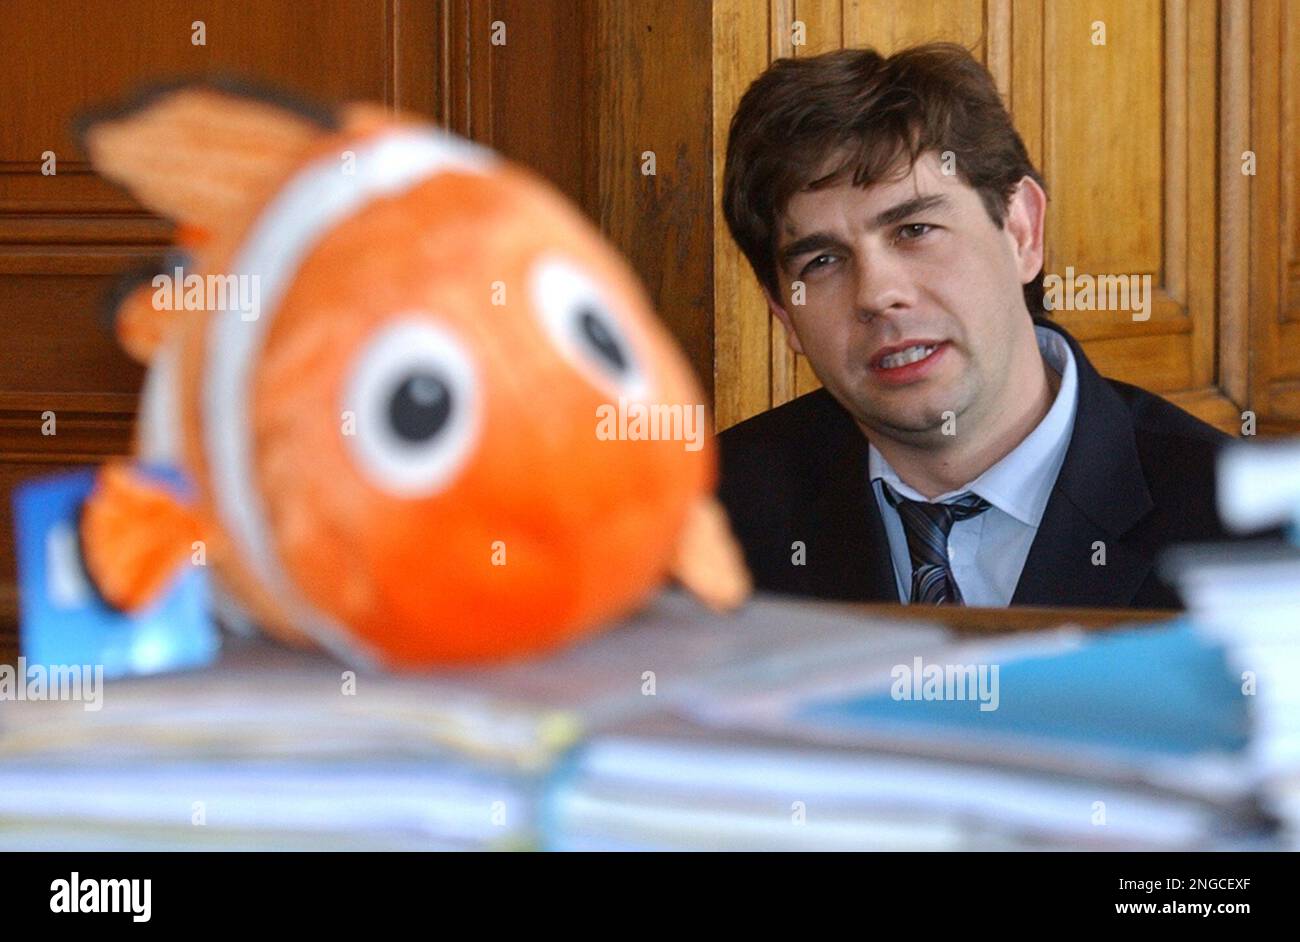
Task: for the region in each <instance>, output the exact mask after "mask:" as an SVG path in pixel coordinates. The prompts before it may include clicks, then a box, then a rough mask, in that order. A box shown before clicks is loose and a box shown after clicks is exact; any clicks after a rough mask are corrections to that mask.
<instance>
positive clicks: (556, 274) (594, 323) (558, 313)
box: [530, 255, 648, 399]
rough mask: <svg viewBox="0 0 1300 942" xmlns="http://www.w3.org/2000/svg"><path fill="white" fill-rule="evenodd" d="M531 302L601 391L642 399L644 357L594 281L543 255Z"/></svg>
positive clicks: (574, 362) (564, 349) (537, 266)
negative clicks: (642, 358) (639, 353)
mask: <svg viewBox="0 0 1300 942" xmlns="http://www.w3.org/2000/svg"><path fill="white" fill-rule="evenodd" d="M530 283H531V289H532V298H533V305H534V307H535V309H536V311H537V314H538V317H539V319H540V320H541V323H542V327H543V328H544V329H545V331H546V334H547V336H549V337H550V339H551V342H552V343H553V344H555V347H556V348H557V349H558V350H559V351H560V354H561V355H562V356H563V357H564V358H565V360H567V361H568V362H569V363H570V364H571V365H572V366H573V367H575V368H576V369H577V370H578V371H579V372H580V373H582V374H583V376H585V377H586V378H587V380H588V381H589V382H591V383H592V384H593V385H595V386H596V387H597V388H598V389H601V390H602V391H604V392H606V393H609V394H611V395H614V396H623V397H626V398H629V399H636V398H641V397H643V396H644V395H645V394H646V392H647V389H648V381H647V377H646V374H645V370H644V368H643V366H642V363H641V359H640V357H638V355H637V352H636V350H635V348H634V346H633V344H632V342H631V340H630V339H629V337H628V335H627V332H626V331H625V330H624V328H623V325H622V324H621V323H620V322H619V319H618V318H617V317H616V316H615V315H614V313H613V311H612V309H611V307H610V305H609V304H608V302H607V301H606V299H605V296H604V293H603V292H602V291H601V289H600V286H599V285H598V284H597V283H596V280H595V279H594V278H592V277H591V276H590V275H588V274H587V273H586V272H584V271H583V270H582V269H581V268H580V267H579V266H578V265H576V264H575V263H573V262H571V261H569V260H568V259H565V258H562V257H560V256H555V255H550V256H544V257H542V258H541V259H539V260H538V261H537V262H536V263H535V264H534V265H533V270H532V273H531V275H530Z"/></svg>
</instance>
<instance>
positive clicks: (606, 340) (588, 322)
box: [578, 308, 627, 373]
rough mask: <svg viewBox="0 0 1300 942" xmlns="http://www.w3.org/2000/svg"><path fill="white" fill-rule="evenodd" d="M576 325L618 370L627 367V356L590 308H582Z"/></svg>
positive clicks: (601, 320)
mask: <svg viewBox="0 0 1300 942" xmlns="http://www.w3.org/2000/svg"><path fill="white" fill-rule="evenodd" d="M578 327H579V329H580V330H581V331H582V336H583V337H585V338H586V339H587V342H588V343H590V344H591V346H592V347H593V348H594V349H595V350H596V352H597V353H599V354H600V355H601V356H602V357H604V358H605V360H607V361H608V362H609V365H610V366H612V367H614V369H616V370H617V371H618V372H620V373H622V372H623V371H624V370H626V369H627V357H626V355H624V353H623V348H622V347H621V346H619V343H618V341H617V340H615V339H614V336H613V335H612V334H611V333H610V332H609V328H608V327H607V326H605V322H604V320H603V319H602V318H601V317H600V316H599V315H598V314H596V312H595V311H593V310H592V309H591V308H583V309H582V312H581V313H580V314H579V315H578Z"/></svg>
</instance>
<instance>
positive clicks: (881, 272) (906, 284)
mask: <svg viewBox="0 0 1300 942" xmlns="http://www.w3.org/2000/svg"><path fill="white" fill-rule="evenodd" d="M854 267H855V275H856V278H857V284H856V291H855V294H854V301H855V303H856V307H857V312H858V314H859V315H861V316H862V317H864V318H872V317H877V316H879V315H881V314H884V313H886V312H888V311H890V310H894V309H898V308H904V307H908V306H910V305H911V304H912V303H913V301H914V300H915V289H914V285H913V283H912V279H911V275H910V273H909V272H908V270H907V266H906V264H905V263H904V261H903V260H902V259H900V258H898V256H897V255H896V254H894V253H891V252H881V251H877V252H873V253H870V254H868V253H866V252H861V253H859V255H858V260H857V263H856V265H855V266H854Z"/></svg>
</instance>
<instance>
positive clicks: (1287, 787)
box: [1169, 545, 1300, 848]
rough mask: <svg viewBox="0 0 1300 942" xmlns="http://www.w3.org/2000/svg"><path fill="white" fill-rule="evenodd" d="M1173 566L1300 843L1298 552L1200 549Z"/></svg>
mask: <svg viewBox="0 0 1300 942" xmlns="http://www.w3.org/2000/svg"><path fill="white" fill-rule="evenodd" d="M1169 570H1170V573H1171V575H1172V577H1173V578H1175V579H1176V580H1177V581H1178V584H1179V589H1180V591H1181V592H1182V594H1183V598H1184V600H1185V601H1186V603H1187V608H1188V617H1189V619H1190V620H1191V621H1192V622H1193V623H1194V624H1195V625H1196V626H1197V627H1198V628H1199V629H1200V630H1201V631H1202V632H1204V633H1205V634H1206V635H1208V636H1210V637H1213V638H1216V639H1218V641H1219V642H1220V643H1221V644H1222V645H1223V646H1224V647H1225V649H1226V650H1227V652H1228V659H1229V662H1230V664H1231V665H1232V670H1233V674H1234V677H1235V679H1236V683H1237V686H1238V689H1239V692H1240V694H1241V696H1242V698H1243V700H1244V701H1246V702H1247V703H1249V705H1250V708H1251V719H1252V734H1251V742H1250V750H1249V752H1250V757H1251V761H1252V762H1253V764H1254V767H1255V769H1256V770H1257V774H1258V775H1259V777H1260V780H1261V783H1262V784H1261V791H1262V792H1263V794H1264V800H1265V803H1266V805H1267V807H1268V808H1269V810H1270V811H1271V812H1272V813H1273V814H1275V815H1277V816H1278V817H1279V818H1280V819H1281V820H1282V821H1283V822H1284V825H1285V827H1286V832H1287V833H1286V840H1287V842H1288V844H1289V845H1290V846H1292V847H1295V848H1300V683H1297V680H1298V679H1300V549H1297V548H1295V547H1292V546H1288V545H1275V546H1268V545H1260V546H1255V547H1249V546H1246V547H1230V548H1223V547H1213V546H1207V547H1194V548H1189V549H1187V550H1185V551H1184V552H1182V553H1180V554H1178V555H1176V556H1175V557H1173V558H1172V559H1171V560H1170V562H1169Z"/></svg>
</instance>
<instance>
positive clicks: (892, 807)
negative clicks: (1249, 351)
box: [540, 625, 1274, 850]
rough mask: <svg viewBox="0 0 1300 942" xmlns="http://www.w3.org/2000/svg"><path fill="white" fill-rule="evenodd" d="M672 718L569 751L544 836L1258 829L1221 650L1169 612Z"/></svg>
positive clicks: (685, 841)
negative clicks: (1160, 622) (1095, 631)
mask: <svg viewBox="0 0 1300 942" xmlns="http://www.w3.org/2000/svg"><path fill="white" fill-rule="evenodd" d="M895 653H897V652H895ZM888 659H889V658H886V660H888ZM686 713H687V717H686V718H687V719H688V721H689V722H686V723H682V722H669V721H665V720H664V719H662V718H659V719H657V720H655V721H653V722H639V723H635V724H625V726H624V728H622V729H617V730H609V731H607V732H605V733H603V734H601V735H597V736H595V737H593V738H592V740H591V741H590V742H589V743H588V744H586V745H585V746H584V747H583V748H582V749H581V750H579V751H577V752H576V753H575V754H574V756H573V757H572V758H571V760H570V762H569V763H568V766H567V767H566V769H565V770H564V772H563V773H562V774H560V775H557V776H555V778H554V785H553V788H552V789H551V790H550V791H549V792H548V794H547V796H546V799H545V801H544V802H543V805H542V810H541V813H540V821H541V827H542V828H543V831H544V833H545V834H546V835H547V837H548V839H549V843H548V845H547V846H549V847H551V848H554V849H619V848H646V847H649V848H654V849H665V850H667V849H759V848H764V849H789V850H797V849H814V848H818V849H844V850H848V849H909V850H915V849H935V850H940V849H942V850H956V849H1004V848H1108V849H1120V848H1123V849H1157V848H1159V849H1187V848H1194V847H1195V848H1206V847H1211V848H1230V847H1241V846H1249V845H1252V844H1256V843H1258V842H1259V841H1261V840H1267V839H1268V836H1269V835H1270V833H1271V831H1272V829H1273V823H1274V822H1273V821H1272V819H1271V818H1270V817H1269V815H1268V814H1267V813H1265V812H1264V811H1263V810H1262V809H1261V807H1260V805H1259V802H1258V800H1257V799H1258V796H1257V791H1256V785H1257V783H1256V780H1255V778H1254V775H1253V771H1252V769H1251V767H1250V765H1249V764H1248V763H1247V762H1246V761H1245V754H1246V747H1247V744H1248V742H1249V740H1248V725H1247V723H1248V718H1247V715H1246V711H1245V709H1244V706H1243V704H1242V701H1241V698H1240V696H1238V695H1237V694H1236V690H1235V684H1234V682H1233V680H1232V677H1231V676H1230V674H1229V670H1228V667H1227V664H1226V662H1225V660H1224V656H1223V652H1222V651H1221V650H1220V649H1219V648H1218V647H1217V646H1216V645H1214V644H1212V643H1207V642H1206V641H1204V640H1203V639H1202V638H1201V637H1200V636H1199V635H1198V634H1197V633H1196V632H1195V631H1194V630H1193V629H1191V628H1190V627H1188V626H1185V625H1182V626H1174V627H1168V628H1156V629H1138V630H1133V631H1123V632H1114V633H1108V634H1101V635H1093V636H1085V635H1083V634H1082V633H1081V632H1079V631H1073V630H1070V631H1064V632H1058V633H1055V634H1053V635H1050V636H1034V637H1029V638H1022V639H1015V640H1006V641H1000V642H993V643H988V642H985V643H978V644H953V645H948V646H947V647H945V648H944V649H942V650H940V651H935V652H932V653H931V654H930V655H928V656H920V655H917V656H915V657H907V658H905V659H896V660H895V661H894V662H893V666H892V667H886V668H885V669H884V670H883V671H882V670H881V669H880V666H879V664H876V665H872V664H870V663H865V662H864V663H861V664H855V663H851V662H849V661H848V660H846V661H844V662H842V663H840V664H838V665H835V666H834V669H832V670H826V671H819V672H818V671H814V672H808V671H800V672H796V673H794V674H791V675H789V676H786V677H780V676H777V675H776V674H775V673H774V672H773V671H767V672H759V673H757V674H755V675H754V676H753V677H749V678H744V677H741V676H733V677H732V678H731V679H730V682H728V683H726V684H716V685H714V687H713V688H712V689H711V690H710V691H701V695H700V696H698V697H697V698H694V699H693V700H692V701H691V702H690V703H689V704H687V710H686Z"/></svg>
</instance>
